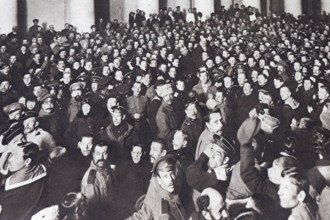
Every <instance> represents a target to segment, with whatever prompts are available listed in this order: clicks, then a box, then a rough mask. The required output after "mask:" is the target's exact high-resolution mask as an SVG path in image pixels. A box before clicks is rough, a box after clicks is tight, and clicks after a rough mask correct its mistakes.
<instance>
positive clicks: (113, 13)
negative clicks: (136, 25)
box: [110, 0, 136, 21]
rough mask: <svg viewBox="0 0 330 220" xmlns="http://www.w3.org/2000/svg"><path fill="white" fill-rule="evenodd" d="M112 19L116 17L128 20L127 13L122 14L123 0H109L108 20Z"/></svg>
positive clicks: (119, 19)
mask: <svg viewBox="0 0 330 220" xmlns="http://www.w3.org/2000/svg"><path fill="white" fill-rule="evenodd" d="M135 10H136V9H135ZM135 10H134V11H135ZM114 19H118V21H124V20H125V19H126V20H128V14H127V15H124V0H110V20H111V21H113V20H114Z"/></svg>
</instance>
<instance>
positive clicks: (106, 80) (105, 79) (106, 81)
mask: <svg viewBox="0 0 330 220" xmlns="http://www.w3.org/2000/svg"><path fill="white" fill-rule="evenodd" d="M110 81H111V79H110V77H103V78H101V79H99V80H98V86H99V87H100V88H105V87H107V86H108V85H109V83H110Z"/></svg>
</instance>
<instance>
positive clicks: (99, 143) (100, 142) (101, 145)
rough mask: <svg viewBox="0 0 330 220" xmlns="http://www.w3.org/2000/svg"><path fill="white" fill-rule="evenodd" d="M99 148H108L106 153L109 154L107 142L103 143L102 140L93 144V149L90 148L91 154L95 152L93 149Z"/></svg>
mask: <svg viewBox="0 0 330 220" xmlns="http://www.w3.org/2000/svg"><path fill="white" fill-rule="evenodd" d="M97 146H99V147H104V146H107V147H108V150H107V151H108V152H110V145H109V143H108V142H107V141H104V140H100V141H97V142H96V143H95V144H93V147H92V152H94V151H95V148H96V147H97Z"/></svg>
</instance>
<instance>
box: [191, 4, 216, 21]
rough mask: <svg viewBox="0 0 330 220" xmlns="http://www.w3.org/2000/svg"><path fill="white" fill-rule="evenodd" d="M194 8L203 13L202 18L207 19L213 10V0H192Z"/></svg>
mask: <svg viewBox="0 0 330 220" xmlns="http://www.w3.org/2000/svg"><path fill="white" fill-rule="evenodd" d="M194 8H196V9H197V12H202V13H203V17H202V20H205V19H208V18H210V17H211V13H212V12H214V0H194Z"/></svg>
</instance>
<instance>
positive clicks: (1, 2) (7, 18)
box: [0, 0, 17, 34]
mask: <svg viewBox="0 0 330 220" xmlns="http://www.w3.org/2000/svg"><path fill="white" fill-rule="evenodd" d="M0 8H2V10H1V13H0V21H2V22H1V24H0V33H1V34H2V33H3V34H8V33H10V32H11V31H12V28H13V27H14V26H17V0H10V1H8V0H0Z"/></svg>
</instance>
